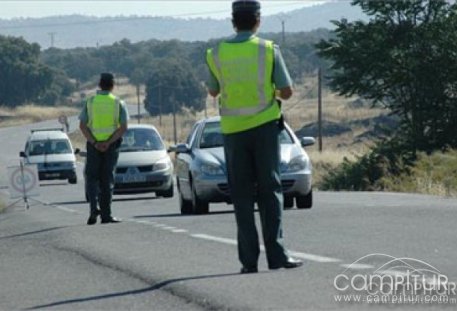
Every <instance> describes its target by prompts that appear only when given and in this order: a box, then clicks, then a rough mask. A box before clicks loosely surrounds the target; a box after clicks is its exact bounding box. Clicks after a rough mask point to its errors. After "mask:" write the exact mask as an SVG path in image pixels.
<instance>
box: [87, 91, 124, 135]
mask: <svg viewBox="0 0 457 311" xmlns="http://www.w3.org/2000/svg"><path fill="white" fill-rule="evenodd" d="M119 114H120V102H119V99H118V98H117V97H116V96H114V95H113V94H111V93H108V94H97V95H95V96H93V97H91V98H90V99H89V100H88V101H87V115H88V119H89V122H88V124H87V125H88V127H89V129H90V131H91V132H92V135H93V136H94V138H95V140H96V141H106V140H108V139H109V138H110V137H111V135H113V133H114V132H115V131H116V130H117V129H118V128H119V126H120V123H119Z"/></svg>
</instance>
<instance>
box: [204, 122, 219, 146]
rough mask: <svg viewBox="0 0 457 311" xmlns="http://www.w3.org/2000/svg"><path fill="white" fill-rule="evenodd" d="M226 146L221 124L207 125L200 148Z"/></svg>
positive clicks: (211, 123)
mask: <svg viewBox="0 0 457 311" xmlns="http://www.w3.org/2000/svg"><path fill="white" fill-rule="evenodd" d="M222 146H224V137H223V136H222V132H221V124H220V123H219V122H210V123H206V124H205V127H204V129H203V132H202V134H201V137H200V148H202V149H204V148H216V147H222Z"/></svg>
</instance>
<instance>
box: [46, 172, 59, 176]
mask: <svg viewBox="0 0 457 311" xmlns="http://www.w3.org/2000/svg"><path fill="white" fill-rule="evenodd" d="M45 176H46V177H59V176H60V174H59V173H48V174H45Z"/></svg>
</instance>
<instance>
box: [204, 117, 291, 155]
mask: <svg viewBox="0 0 457 311" xmlns="http://www.w3.org/2000/svg"><path fill="white" fill-rule="evenodd" d="M279 143H280V144H293V143H294V141H293V140H292V137H291V136H290V134H289V132H288V131H287V130H286V129H284V130H282V131H281V132H280V133H279ZM222 146H224V137H223V135H222V133H221V124H220V123H219V122H210V123H206V124H205V127H204V129H203V132H202V134H201V138H200V148H201V149H204V148H216V147H222Z"/></svg>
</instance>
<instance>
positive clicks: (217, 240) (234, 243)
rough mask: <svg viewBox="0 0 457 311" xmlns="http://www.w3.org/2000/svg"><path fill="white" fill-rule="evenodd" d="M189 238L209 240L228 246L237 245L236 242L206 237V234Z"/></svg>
mask: <svg viewBox="0 0 457 311" xmlns="http://www.w3.org/2000/svg"><path fill="white" fill-rule="evenodd" d="M190 236H191V237H194V238H197V239H203V240H209V241H214V242H219V243H224V244H230V245H237V242H236V241H235V240H232V239H226V238H220V237H217V236H212V235H207V234H201V233H200V234H191V235H190Z"/></svg>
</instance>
